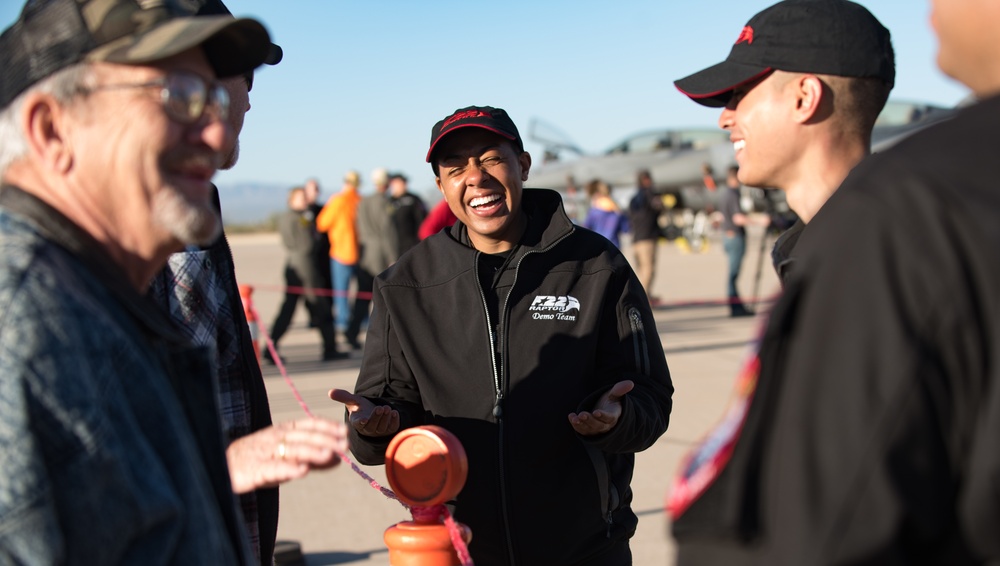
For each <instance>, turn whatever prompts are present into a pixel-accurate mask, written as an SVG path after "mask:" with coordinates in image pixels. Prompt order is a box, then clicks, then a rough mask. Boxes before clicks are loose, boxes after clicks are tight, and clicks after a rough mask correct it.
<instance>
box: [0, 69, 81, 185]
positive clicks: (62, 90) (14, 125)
mask: <svg viewBox="0 0 1000 566" xmlns="http://www.w3.org/2000/svg"><path fill="white" fill-rule="evenodd" d="M90 71H91V67H90V64H88V63H78V64H76V65H71V66H69V67H66V68H65V69H61V70H59V71H56V72H55V73H53V74H51V75H49V76H48V77H45V78H44V79H42V80H40V81H38V82H37V83H35V84H33V85H32V86H30V87H29V88H28V89H27V90H26V91H24V92H22V93H21V94H19V95H18V96H17V98H15V99H14V100H12V101H11V103H10V104H8V105H7V107H6V108H4V109H3V110H0V177H3V175H4V174H5V173H6V172H7V167H9V166H10V164H11V163H13V162H14V161H15V160H16V159H18V158H20V157H23V156H24V154H25V153H27V151H28V141H27V139H26V138H25V135H24V132H23V131H21V110H22V108H23V107H24V101H25V100H27V98H28V96H29V95H31V94H32V93H36V92H41V93H44V94H49V95H52V96H53V97H54V98H55V99H56V100H58V101H59V102H60V103H61V104H65V103H68V102H69V101H70V100H72V99H73V97H75V96H77V95H79V94H80V92H81V87H82V86H84V83H85V82H88V81H90V80H91V77H92V76H93V75H92V73H91V72H90Z"/></svg>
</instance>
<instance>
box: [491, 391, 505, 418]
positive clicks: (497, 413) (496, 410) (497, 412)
mask: <svg viewBox="0 0 1000 566" xmlns="http://www.w3.org/2000/svg"><path fill="white" fill-rule="evenodd" d="M501 401H503V399H501V398H500V396H499V395H497V400H496V402H494V403H493V418H495V419H497V420H499V419H500V417H502V416H503V408H502V407H501V406H500V403H501Z"/></svg>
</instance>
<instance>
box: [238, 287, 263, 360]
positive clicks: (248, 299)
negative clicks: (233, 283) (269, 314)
mask: <svg viewBox="0 0 1000 566" xmlns="http://www.w3.org/2000/svg"><path fill="white" fill-rule="evenodd" d="M252 295H253V286H252V285H240V300H241V301H243V314H244V315H246V318H247V325H248V326H249V327H250V340H251V342H253V353H254V355H255V356H256V357H257V361H258V362H260V344H258V342H259V341H260V338H259V336H260V327H259V326H258V325H257V314H256V310H255V309H254V308H253V297H252Z"/></svg>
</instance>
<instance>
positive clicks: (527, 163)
mask: <svg viewBox="0 0 1000 566" xmlns="http://www.w3.org/2000/svg"><path fill="white" fill-rule="evenodd" d="M517 161H518V163H520V164H521V182H522V183H523V182H525V181H527V180H528V170H530V169H531V154H529V153H528V152H527V151H522V152H521V155H519V156H518V157H517Z"/></svg>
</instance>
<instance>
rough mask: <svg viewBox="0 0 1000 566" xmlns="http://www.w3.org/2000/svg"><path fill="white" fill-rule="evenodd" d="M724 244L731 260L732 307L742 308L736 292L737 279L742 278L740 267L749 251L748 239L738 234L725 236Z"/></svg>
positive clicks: (730, 296) (730, 290)
mask: <svg viewBox="0 0 1000 566" xmlns="http://www.w3.org/2000/svg"><path fill="white" fill-rule="evenodd" d="M722 244H723V247H724V248H725V250H726V256H727V257H728V258H729V289H728V292H729V301H730V306H731V307H733V308H736V305H740V306H742V303H741V302H740V295H739V293H737V292H736V279H738V278H739V276H740V266H741V265H742V264H743V255H744V254H745V253H746V250H747V239H746V236H742V235H738V234H737V235H734V236H731V237H730V236H727V235H723V237H722Z"/></svg>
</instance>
